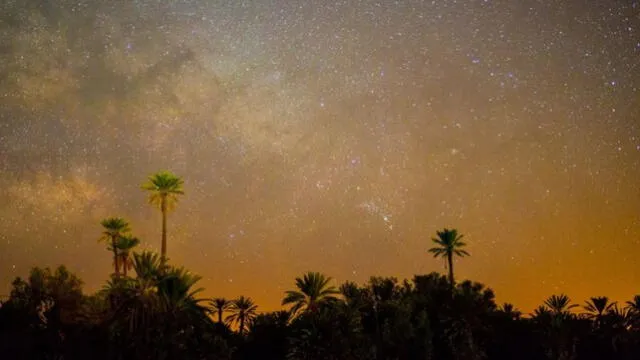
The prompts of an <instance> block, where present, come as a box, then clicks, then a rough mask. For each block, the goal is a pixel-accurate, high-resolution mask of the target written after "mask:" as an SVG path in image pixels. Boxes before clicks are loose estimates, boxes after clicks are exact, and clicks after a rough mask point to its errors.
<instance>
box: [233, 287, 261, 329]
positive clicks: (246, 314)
mask: <svg viewBox="0 0 640 360" xmlns="http://www.w3.org/2000/svg"><path fill="white" fill-rule="evenodd" d="M257 309H258V306H257V305H256V304H254V303H253V300H251V298H248V297H244V296H240V297H239V298H237V299H235V300H233V301H232V302H231V305H230V306H229V312H230V313H231V314H230V315H229V316H227V319H226V320H227V322H228V323H232V324H233V323H235V324H237V325H238V332H239V333H240V335H242V334H243V333H244V331H245V329H246V328H247V327H248V325H249V323H250V322H251V321H252V320H253V319H254V318H255V317H256V315H257V313H256V311H257Z"/></svg>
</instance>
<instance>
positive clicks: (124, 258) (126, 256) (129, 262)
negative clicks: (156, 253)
mask: <svg viewBox="0 0 640 360" xmlns="http://www.w3.org/2000/svg"><path fill="white" fill-rule="evenodd" d="M139 244H140V239H138V238H137V237H134V236H131V235H124V236H121V237H120V238H119V239H118V240H117V241H116V248H117V250H118V260H119V262H120V264H119V265H120V267H121V268H122V275H124V276H127V270H129V269H131V268H133V258H132V257H131V251H132V250H133V248H134V247H136V246H138V245H139Z"/></svg>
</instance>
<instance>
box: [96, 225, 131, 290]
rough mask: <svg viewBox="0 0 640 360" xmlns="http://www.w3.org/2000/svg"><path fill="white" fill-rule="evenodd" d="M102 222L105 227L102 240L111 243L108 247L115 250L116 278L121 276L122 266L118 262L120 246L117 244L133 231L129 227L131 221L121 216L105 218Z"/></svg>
mask: <svg viewBox="0 0 640 360" xmlns="http://www.w3.org/2000/svg"><path fill="white" fill-rule="evenodd" d="M100 224H101V225H102V227H103V228H104V231H103V232H102V237H101V238H100V241H104V242H107V243H108V244H109V247H108V249H109V250H111V251H112V252H113V266H114V268H115V272H114V275H115V277H116V278H119V277H120V266H119V262H118V247H117V246H116V245H117V241H118V239H120V238H121V237H122V236H124V235H126V234H127V233H128V232H129V231H131V228H130V227H129V223H128V222H127V221H126V220H124V219H123V218H119V217H112V218H107V219H104V220H102V221H101V222H100Z"/></svg>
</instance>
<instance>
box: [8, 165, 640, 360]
mask: <svg viewBox="0 0 640 360" xmlns="http://www.w3.org/2000/svg"><path fill="white" fill-rule="evenodd" d="M144 188H145V189H146V190H149V191H150V194H151V195H150V201H151V203H153V204H155V205H157V206H158V207H159V209H160V210H161V213H162V218H163V222H162V223H163V231H162V234H163V235H162V249H163V253H162V254H160V255H158V254H155V253H150V252H141V253H136V252H134V251H133V248H134V247H135V246H136V245H138V243H139V242H140V241H139V240H138V239H137V238H135V237H133V236H132V235H131V234H130V232H131V229H130V226H129V224H128V223H127V222H126V221H125V220H124V219H121V218H111V219H106V220H104V221H103V222H102V226H103V236H102V238H101V240H103V241H104V242H105V243H106V244H107V250H108V251H109V252H108V254H110V256H112V257H113V266H114V268H113V274H112V276H111V279H110V280H109V281H108V282H107V283H106V284H105V285H104V287H103V288H102V290H101V291H99V292H97V293H95V294H91V295H87V294H84V293H83V292H82V281H81V280H80V279H79V278H78V277H77V276H76V275H74V274H72V273H70V272H69V271H68V270H67V269H66V268H65V267H64V266H60V267H58V268H57V269H54V270H51V269H48V268H46V269H42V268H34V269H32V271H31V273H30V275H29V277H28V278H26V279H21V278H16V279H15V280H14V282H13V284H12V290H11V294H10V296H9V298H8V299H7V300H6V301H4V302H3V303H2V306H1V307H0V358H1V359H105V360H106V359H185V360H189V359H328V360H331V359H434V360H440V359H442V360H449V359H451V360H454V359H455V360H458V359H460V360H462V359H496V360H502V359H522V360H534V359H536V360H537V359H555V360H560V359H562V360H569V359H629V360H632V359H640V296H636V297H635V298H634V299H633V300H632V301H629V302H627V303H626V304H624V305H622V304H617V303H615V302H610V301H609V300H608V299H607V298H606V297H593V298H591V299H589V300H588V301H587V302H586V303H585V304H584V305H582V306H578V305H577V304H573V303H572V302H571V300H570V299H569V298H568V297H567V296H565V295H553V296H551V297H549V298H548V299H547V300H546V301H545V302H544V304H542V305H541V306H540V307H539V308H537V309H536V310H535V311H534V312H533V313H532V314H529V315H527V316H524V315H522V314H521V313H520V312H519V311H518V310H516V309H515V308H514V306H513V305H510V304H503V305H500V306H499V305H497V304H496V303H495V300H494V294H493V292H492V291H491V289H489V288H486V287H485V286H484V285H482V284H479V283H476V282H471V281H462V282H458V283H455V282H454V276H453V275H454V274H453V268H452V265H453V257H454V256H468V255H469V253H468V252H467V251H465V250H464V247H465V245H466V244H465V243H464V242H463V241H462V236H461V235H459V234H458V233H457V231H455V230H448V229H444V230H443V231H439V232H437V237H436V238H434V239H433V244H434V246H435V247H434V248H432V249H430V250H429V252H431V253H432V254H433V255H434V256H436V257H442V258H444V259H445V261H446V263H447V265H448V269H449V272H448V275H447V276H443V275H440V274H436V273H432V274H428V275H416V276H414V278H413V279H411V280H404V281H398V280H397V279H395V278H384V277H372V278H371V279H370V280H369V281H368V282H367V283H366V284H364V285H358V284H355V283H351V282H346V283H344V284H342V285H340V286H339V287H337V288H336V287H334V286H333V285H332V284H331V278H328V277H326V276H324V275H323V274H320V273H315V272H309V273H307V274H304V275H303V276H302V277H300V278H297V279H296V280H295V286H292V288H293V290H291V291H287V292H286V293H285V294H284V298H283V302H282V304H283V305H284V306H286V309H287V310H282V311H275V312H266V313H260V312H259V311H258V307H257V305H256V304H254V303H253V301H252V300H251V299H250V298H247V297H239V298H237V299H234V300H226V299H223V298H215V299H205V298H202V297H200V296H199V293H200V291H201V289H199V288H198V287H197V283H198V280H199V277H198V276H196V275H194V274H191V273H189V272H188V271H187V270H185V269H184V268H182V267H176V266H174V265H171V264H169V261H168V260H167V259H168V258H167V256H166V249H167V246H166V239H167V237H166V233H167V222H166V219H167V217H166V215H167V211H168V210H170V209H171V208H172V207H173V206H174V205H175V204H176V201H177V195H181V194H182V193H183V191H182V181H181V180H180V179H179V178H177V177H175V176H174V175H173V174H171V173H168V172H162V173H159V174H156V175H154V176H153V177H151V178H150V181H149V183H147V184H145V186H144Z"/></svg>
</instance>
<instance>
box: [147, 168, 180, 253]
mask: <svg viewBox="0 0 640 360" xmlns="http://www.w3.org/2000/svg"><path fill="white" fill-rule="evenodd" d="M183 184H184V181H183V180H182V179H181V178H180V177H178V176H176V175H174V174H173V173H171V172H169V171H160V172H158V173H156V174H153V175H151V176H150V177H149V179H148V180H147V182H146V183H144V184H142V189H143V190H147V191H149V203H150V204H153V205H155V206H157V207H158V208H159V209H160V211H161V212H162V247H161V251H160V256H161V259H162V262H163V263H164V262H166V259H167V212H169V211H171V210H172V209H173V208H174V207H175V205H176V203H177V202H178V195H184V190H183V188H182V185H183Z"/></svg>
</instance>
